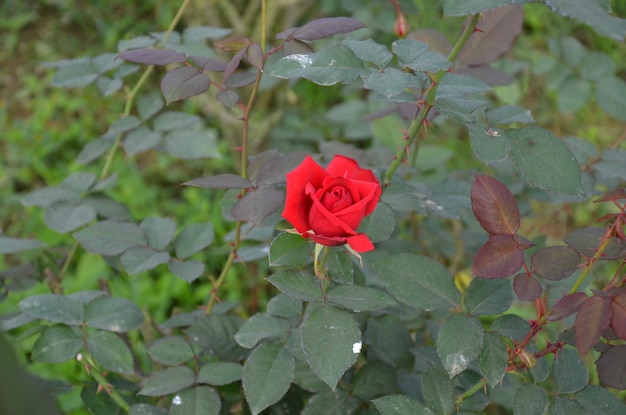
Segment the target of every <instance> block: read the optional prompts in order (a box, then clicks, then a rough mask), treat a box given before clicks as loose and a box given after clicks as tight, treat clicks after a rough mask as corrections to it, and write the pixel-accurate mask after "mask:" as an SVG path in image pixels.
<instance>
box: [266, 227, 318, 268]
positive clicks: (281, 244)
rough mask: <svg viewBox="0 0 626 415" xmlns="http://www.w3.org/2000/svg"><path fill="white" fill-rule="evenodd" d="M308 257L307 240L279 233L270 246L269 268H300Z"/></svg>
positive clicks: (294, 235)
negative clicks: (283, 266)
mask: <svg viewBox="0 0 626 415" xmlns="http://www.w3.org/2000/svg"><path fill="white" fill-rule="evenodd" d="M309 255H310V248H309V244H308V243H307V240H306V239H304V238H303V237H302V236H300V235H297V234H293V233H287V232H285V233H281V234H280V235H278V236H277V237H276V238H275V239H274V240H273V241H272V244H271V245H270V253H269V261H270V266H279V265H286V266H289V267H296V268H298V267H301V266H302V264H304V263H306V260H307V259H308V257H309Z"/></svg>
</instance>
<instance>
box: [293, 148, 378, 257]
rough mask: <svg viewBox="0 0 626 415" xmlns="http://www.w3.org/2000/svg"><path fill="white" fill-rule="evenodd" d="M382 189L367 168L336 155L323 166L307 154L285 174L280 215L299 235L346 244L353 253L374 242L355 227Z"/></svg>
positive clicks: (333, 244)
mask: <svg viewBox="0 0 626 415" xmlns="http://www.w3.org/2000/svg"><path fill="white" fill-rule="evenodd" d="M381 193H382V190H381V188H380V183H378V180H377V179H376V176H374V173H373V172H372V171H371V170H368V169H363V168H361V167H359V165H358V163H357V162H356V161H354V160H352V159H351V158H348V157H345V156H340V155H337V156H335V157H334V158H333V160H332V161H331V162H330V163H329V164H328V167H327V168H326V169H324V168H323V167H321V166H320V165H319V164H317V163H316V162H315V161H314V160H313V159H312V158H311V156H307V157H306V158H305V159H304V160H303V161H302V163H301V164H300V165H299V166H298V167H296V168H295V169H294V170H293V171H291V172H290V173H287V198H286V201H285V210H284V211H283V214H282V216H283V218H285V219H287V220H288V221H289V222H290V223H291V224H292V225H293V226H294V227H295V228H296V230H297V231H298V232H299V233H300V234H301V235H302V236H303V237H305V238H306V237H310V238H311V239H313V240H314V241H315V242H317V243H319V244H322V245H326V246H337V245H344V244H348V245H349V246H350V248H352V249H353V250H354V251H356V252H366V251H370V250H372V249H374V244H372V241H371V240H370V239H369V237H368V236H367V235H365V234H364V233H357V231H356V229H357V228H358V227H359V225H360V224H361V221H362V220H363V218H364V217H365V216H367V215H369V214H370V213H372V212H373V211H374V209H375V208H376V204H377V203H378V199H379V198H380V195H381Z"/></svg>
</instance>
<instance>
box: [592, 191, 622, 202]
mask: <svg viewBox="0 0 626 415" xmlns="http://www.w3.org/2000/svg"><path fill="white" fill-rule="evenodd" d="M616 200H626V189H616V190H612V191H610V192H609V193H607V194H605V195H604V196H602V197H601V198H600V199H598V200H596V201H595V202H608V201H616Z"/></svg>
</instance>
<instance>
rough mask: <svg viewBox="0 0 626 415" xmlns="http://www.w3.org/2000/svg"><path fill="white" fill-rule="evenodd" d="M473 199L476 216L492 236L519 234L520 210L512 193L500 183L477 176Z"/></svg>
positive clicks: (487, 177)
mask: <svg viewBox="0 0 626 415" xmlns="http://www.w3.org/2000/svg"><path fill="white" fill-rule="evenodd" d="M471 199H472V210H473V211H474V216H476V219H477V220H478V222H479V223H480V226H482V227H483V229H485V230H486V231H487V232H489V234H490V235H495V234H509V235H513V234H514V233H515V232H517V229H518V228H519V224H520V214H519V209H518V208H517V203H516V202H515V197H513V194H512V193H511V191H510V190H509V189H507V188H506V186H505V185H504V184H502V183H501V182H500V181H498V180H496V179H494V178H493V177H491V176H487V175H482V174H477V175H475V177H474V185H473V186H472V194H471Z"/></svg>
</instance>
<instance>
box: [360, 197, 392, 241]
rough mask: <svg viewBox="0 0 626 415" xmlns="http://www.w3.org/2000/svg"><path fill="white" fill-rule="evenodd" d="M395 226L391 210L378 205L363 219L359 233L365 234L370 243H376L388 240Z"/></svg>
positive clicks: (381, 204)
mask: <svg viewBox="0 0 626 415" xmlns="http://www.w3.org/2000/svg"><path fill="white" fill-rule="evenodd" d="M395 226H396V221H395V220H394V218H393V211H392V210H391V208H390V207H389V206H388V205H387V204H386V203H379V204H378V205H377V206H376V209H375V210H374V212H372V214H371V215H369V216H367V217H365V219H363V222H361V226H359V232H363V233H365V234H366V235H367V236H369V238H370V240H371V241H372V242H374V243H376V242H382V241H385V240H387V239H389V237H390V236H391V234H392V233H393V230H394V229H395Z"/></svg>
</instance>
